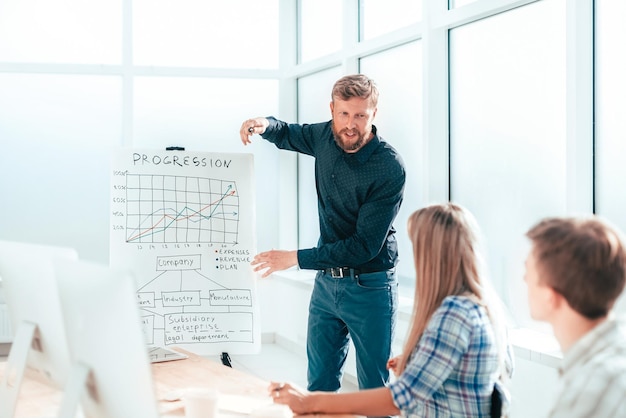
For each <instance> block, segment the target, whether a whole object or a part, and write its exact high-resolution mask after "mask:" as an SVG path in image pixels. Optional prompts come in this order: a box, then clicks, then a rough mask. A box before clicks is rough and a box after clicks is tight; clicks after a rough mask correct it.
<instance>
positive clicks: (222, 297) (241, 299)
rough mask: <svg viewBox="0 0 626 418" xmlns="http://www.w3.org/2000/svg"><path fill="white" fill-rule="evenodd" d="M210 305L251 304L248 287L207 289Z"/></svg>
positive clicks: (250, 294) (250, 293)
mask: <svg viewBox="0 0 626 418" xmlns="http://www.w3.org/2000/svg"><path fill="white" fill-rule="evenodd" d="M209 300H210V303H211V306H252V292H251V291H250V289H225V290H211V291H209Z"/></svg>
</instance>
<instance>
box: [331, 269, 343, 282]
mask: <svg viewBox="0 0 626 418" xmlns="http://www.w3.org/2000/svg"><path fill="white" fill-rule="evenodd" d="M330 276H331V277H332V278H333V279H343V267H331V268H330Z"/></svg>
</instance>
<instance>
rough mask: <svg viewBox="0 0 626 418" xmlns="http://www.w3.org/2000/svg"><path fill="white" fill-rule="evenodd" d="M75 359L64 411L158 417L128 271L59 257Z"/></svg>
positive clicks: (97, 416) (91, 416)
mask: <svg viewBox="0 0 626 418" xmlns="http://www.w3.org/2000/svg"><path fill="white" fill-rule="evenodd" d="M55 272H56V276H57V284H58V286H59V296H60V299H61V306H62V311H63V320H64V325H65V331H66V335H67V344H68V348H69V351H70V356H71V359H72V373H71V375H70V378H69V379H68V383H67V385H66V387H65V394H64V399H63V404H62V405H61V411H60V416H61V417H74V416H75V413H76V410H77V409H78V405H79V404H80V405H81V406H82V410H83V414H84V416H85V417H87V418H119V417H142V418H144V417H145V418H151V417H155V418H156V417H158V407H157V400H156V395H155V390H154V383H153V380H152V371H151V366H150V361H149V358H148V351H147V350H146V341H145V336H144V334H143V332H142V329H141V316H140V313H139V306H138V304H137V302H136V293H135V287H134V284H135V282H134V278H133V276H132V275H130V273H127V272H123V271H117V270H113V269H111V268H110V267H108V266H104V265H100V264H95V263H90V262H86V261H73V262H70V261H65V260H56V262H55Z"/></svg>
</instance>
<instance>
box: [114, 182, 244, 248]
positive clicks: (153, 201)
mask: <svg viewBox="0 0 626 418" xmlns="http://www.w3.org/2000/svg"><path fill="white" fill-rule="evenodd" d="M238 226H239V195H238V193H237V186H236V184H235V182H234V181H229V180H220V179H213V178H203V177H188V176H171V175H152V174H128V175H127V176H126V242H129V243H178V244H181V243H225V244H235V243H237V234H238Z"/></svg>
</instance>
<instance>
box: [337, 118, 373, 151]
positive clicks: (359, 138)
mask: <svg viewBox="0 0 626 418" xmlns="http://www.w3.org/2000/svg"><path fill="white" fill-rule="evenodd" d="M332 128H333V136H334V137H335V143H337V145H339V148H341V149H342V150H344V151H346V152H350V151H357V150H358V149H360V148H361V147H362V146H363V145H365V135H363V134H361V132H359V131H358V130H356V129H353V130H351V129H347V128H344V129H342V130H341V131H339V132H337V129H336V128H335V121H333V124H332ZM350 131H352V132H354V133H356V141H355V142H353V143H351V144H346V143H345V142H344V140H343V137H342V136H341V135H343V134H344V133H346V132H350Z"/></svg>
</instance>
